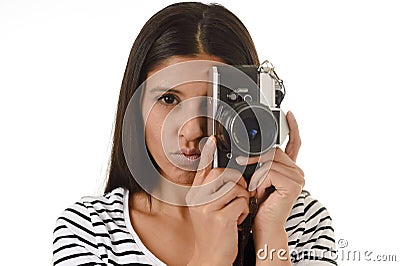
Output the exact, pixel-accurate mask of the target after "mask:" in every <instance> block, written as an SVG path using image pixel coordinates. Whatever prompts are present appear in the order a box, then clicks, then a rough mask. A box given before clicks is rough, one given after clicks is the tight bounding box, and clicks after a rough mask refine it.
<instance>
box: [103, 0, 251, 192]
mask: <svg viewBox="0 0 400 266" xmlns="http://www.w3.org/2000/svg"><path fill="white" fill-rule="evenodd" d="M198 54H209V55H213V56H216V57H219V58H221V59H222V60H223V61H224V62H225V63H226V64H230V65H258V64H259V60H258V56H257V52H256V49H255V47H254V44H253V41H252V39H251V37H250V34H249V33H248V31H247V29H246V28H245V26H244V25H243V24H242V22H241V21H240V20H239V19H238V18H237V17H236V16H235V15H234V14H233V13H231V12H230V11H229V10H227V9H226V8H224V7H223V6H221V5H217V4H209V5H206V4H202V3H197V2H184V3H176V4H172V5H170V6H167V7H166V8H164V9H162V10H161V11H159V12H157V13H156V14H155V15H154V16H152V17H151V18H150V19H149V20H148V21H147V23H146V24H145V25H144V26H143V28H142V30H141V31H140V33H139V35H138V36H137V38H136V40H135V42H134V43H133V46H132V49H131V51H130V54H129V58H128V62H127V66H126V69H125V73H124V77H123V81H122V85H121V91H120V95H119V100H118V109H117V114H116V118H115V126H114V136H113V146H112V152H111V158H110V164H109V169H108V170H109V175H108V180H107V184H106V187H105V193H107V192H110V191H112V190H113V189H115V188H117V187H124V188H126V189H128V190H129V192H130V194H131V195H133V194H134V193H136V192H139V191H142V189H141V187H140V186H139V185H138V184H137V182H136V181H135V179H134V178H133V177H132V174H131V172H130V171H129V169H128V166H127V163H126V161H125V157H124V151H123V146H122V126H123V119H124V114H125V112H126V109H127V106H128V103H129V101H130V99H131V97H132V96H133V94H134V93H135V91H136V90H137V89H138V87H139V86H140V84H142V82H143V81H144V80H145V79H146V77H147V74H148V72H149V71H151V70H152V69H154V68H155V67H156V66H157V65H158V64H160V63H161V62H162V61H163V60H165V59H167V58H169V57H171V56H176V55H179V56H196V55H198ZM139 105H140V103H139V102H138V103H137V106H139ZM137 111H138V112H140V108H138V109H137ZM143 128H144V127H143V121H137V122H136V121H135V126H134V129H133V132H132V135H133V136H134V138H136V139H141V138H144V132H143V131H144V130H143ZM133 146H134V147H133V149H135V143H133ZM138 146H139V145H138ZM140 152H141V151H138V153H136V154H141V153H140ZM142 152H143V151H142ZM138 166H139V167H140V164H138ZM137 170H139V171H138V173H140V169H137ZM135 173H136V171H135ZM140 175H146V173H140ZM143 178H146V177H143Z"/></svg>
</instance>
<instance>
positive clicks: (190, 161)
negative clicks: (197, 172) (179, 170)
mask: <svg viewBox="0 0 400 266" xmlns="http://www.w3.org/2000/svg"><path fill="white" fill-rule="evenodd" d="M200 157H201V156H200V151H197V150H191V151H179V152H175V153H172V154H171V159H172V160H173V162H175V163H176V164H178V165H179V166H182V167H189V168H190V170H194V168H197V166H198V163H199V161H200Z"/></svg>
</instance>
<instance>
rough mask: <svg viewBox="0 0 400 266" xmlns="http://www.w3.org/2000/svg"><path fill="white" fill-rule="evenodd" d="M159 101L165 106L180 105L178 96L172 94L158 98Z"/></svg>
mask: <svg viewBox="0 0 400 266" xmlns="http://www.w3.org/2000/svg"><path fill="white" fill-rule="evenodd" d="M158 101H161V103H162V104H165V105H173V104H174V103H175V104H177V103H178V100H177V98H176V96H175V95H173V94H171V93H166V94H164V95H162V96H161V97H160V98H158ZM175 101H176V102H175Z"/></svg>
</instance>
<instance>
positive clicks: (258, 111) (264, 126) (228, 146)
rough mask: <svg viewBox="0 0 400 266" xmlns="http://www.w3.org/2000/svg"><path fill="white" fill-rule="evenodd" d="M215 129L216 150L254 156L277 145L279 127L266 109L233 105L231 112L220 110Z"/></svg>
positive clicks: (260, 105) (259, 105)
mask: <svg viewBox="0 0 400 266" xmlns="http://www.w3.org/2000/svg"><path fill="white" fill-rule="evenodd" d="M217 116H218V117H216V120H217V121H219V122H218V123H217V127H216V137H217V143H218V148H219V149H220V150H222V151H224V152H230V153H233V154H240V155H244V156H256V155H260V154H262V153H264V152H267V151H268V150H270V149H271V148H272V147H273V146H274V144H275V143H276V139H277V135H278V134H277V133H278V123H277V121H276V119H275V117H274V115H273V113H272V111H271V110H270V109H269V107H268V106H266V105H263V104H258V103H257V104H254V103H252V104H249V103H247V102H239V103H235V104H233V105H232V106H231V108H224V107H223V106H222V105H221V106H220V110H218V111H217Z"/></svg>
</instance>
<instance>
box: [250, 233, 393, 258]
mask: <svg viewBox="0 0 400 266" xmlns="http://www.w3.org/2000/svg"><path fill="white" fill-rule="evenodd" d="M257 257H258V259H260V260H270V261H273V260H282V261H286V260H289V259H291V261H292V262H298V261H302V260H325V261H331V262H334V261H336V262H338V261H352V262H357V261H359V262H397V261H398V260H400V257H398V256H397V255H396V254H383V253H378V252H375V251H373V250H355V249H354V250H353V249H348V242H347V240H345V239H339V240H338V242H337V249H334V248H328V247H325V248H322V247H318V248H309V249H300V250H296V249H292V250H289V252H288V251H287V250H285V249H273V248H269V247H268V246H267V245H264V248H261V249H259V250H258V251H257Z"/></svg>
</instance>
